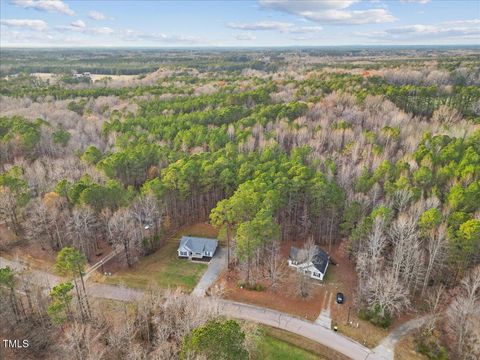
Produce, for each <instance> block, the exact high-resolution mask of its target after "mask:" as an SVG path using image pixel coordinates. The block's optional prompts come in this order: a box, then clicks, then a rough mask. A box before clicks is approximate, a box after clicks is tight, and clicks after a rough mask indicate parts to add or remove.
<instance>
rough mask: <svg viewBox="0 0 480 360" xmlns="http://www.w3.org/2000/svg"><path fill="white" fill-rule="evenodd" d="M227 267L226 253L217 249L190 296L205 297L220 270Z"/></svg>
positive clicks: (224, 250)
mask: <svg viewBox="0 0 480 360" xmlns="http://www.w3.org/2000/svg"><path fill="white" fill-rule="evenodd" d="M226 267H227V251H226V249H224V248H221V247H219V248H218V249H217V251H216V252H215V256H214V257H213V258H212V260H210V263H209V264H208V269H207V271H206V272H205V274H203V276H202V278H201V279H200V281H199V282H198V284H197V286H195V289H193V291H192V295H195V296H205V295H206V291H207V290H208V288H209V287H210V286H212V285H213V283H214V282H215V281H216V280H217V278H218V277H219V276H220V273H221V272H222V270H224V269H225V268H226Z"/></svg>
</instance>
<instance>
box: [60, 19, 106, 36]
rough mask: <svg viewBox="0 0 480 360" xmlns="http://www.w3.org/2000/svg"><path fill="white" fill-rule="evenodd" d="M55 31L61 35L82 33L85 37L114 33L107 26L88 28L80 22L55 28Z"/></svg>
mask: <svg viewBox="0 0 480 360" xmlns="http://www.w3.org/2000/svg"><path fill="white" fill-rule="evenodd" d="M55 30H57V31H58V32H61V33H65V32H77V33H83V34H87V35H111V34H113V33H115V31H114V30H113V29H112V28H109V27H107V26H103V27H93V28H89V27H87V26H86V25H85V23H84V22H83V21H82V20H78V21H74V22H73V23H71V24H70V25H68V26H62V25H59V26H55Z"/></svg>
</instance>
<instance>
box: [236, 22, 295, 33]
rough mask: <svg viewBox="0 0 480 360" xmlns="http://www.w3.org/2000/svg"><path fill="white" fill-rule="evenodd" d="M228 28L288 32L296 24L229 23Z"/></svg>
mask: <svg viewBox="0 0 480 360" xmlns="http://www.w3.org/2000/svg"><path fill="white" fill-rule="evenodd" d="M227 26H228V27H229V28H232V29H238V30H255V31H256V30H278V31H282V32H286V31H288V29H290V28H292V27H293V26H294V24H292V23H287V22H280V21H259V22H256V23H228V24H227Z"/></svg>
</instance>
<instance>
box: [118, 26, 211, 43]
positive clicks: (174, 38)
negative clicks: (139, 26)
mask: <svg viewBox="0 0 480 360" xmlns="http://www.w3.org/2000/svg"><path fill="white" fill-rule="evenodd" d="M121 37H122V39H123V40H124V41H127V42H139V41H146V42H154V43H172V44H175V43H176V44H185V45H189V44H202V43H205V42H206V41H205V40H204V39H200V38H197V37H193V36H184V35H169V34H164V33H145V32H141V31H137V30H132V29H126V30H125V31H124V32H123V34H121Z"/></svg>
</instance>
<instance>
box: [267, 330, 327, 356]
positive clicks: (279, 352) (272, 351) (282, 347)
mask: <svg viewBox="0 0 480 360" xmlns="http://www.w3.org/2000/svg"><path fill="white" fill-rule="evenodd" d="M259 359H268V360H279V359H282V360H314V359H315V360H316V359H319V357H318V355H315V354H312V353H311V352H309V351H307V350H304V349H301V348H299V347H297V346H295V345H292V344H290V343H288V342H285V341H283V340H280V339H277V338H275V337H272V336H269V335H266V336H265V337H264V339H263V341H262V344H261V345H260V348H259Z"/></svg>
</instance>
